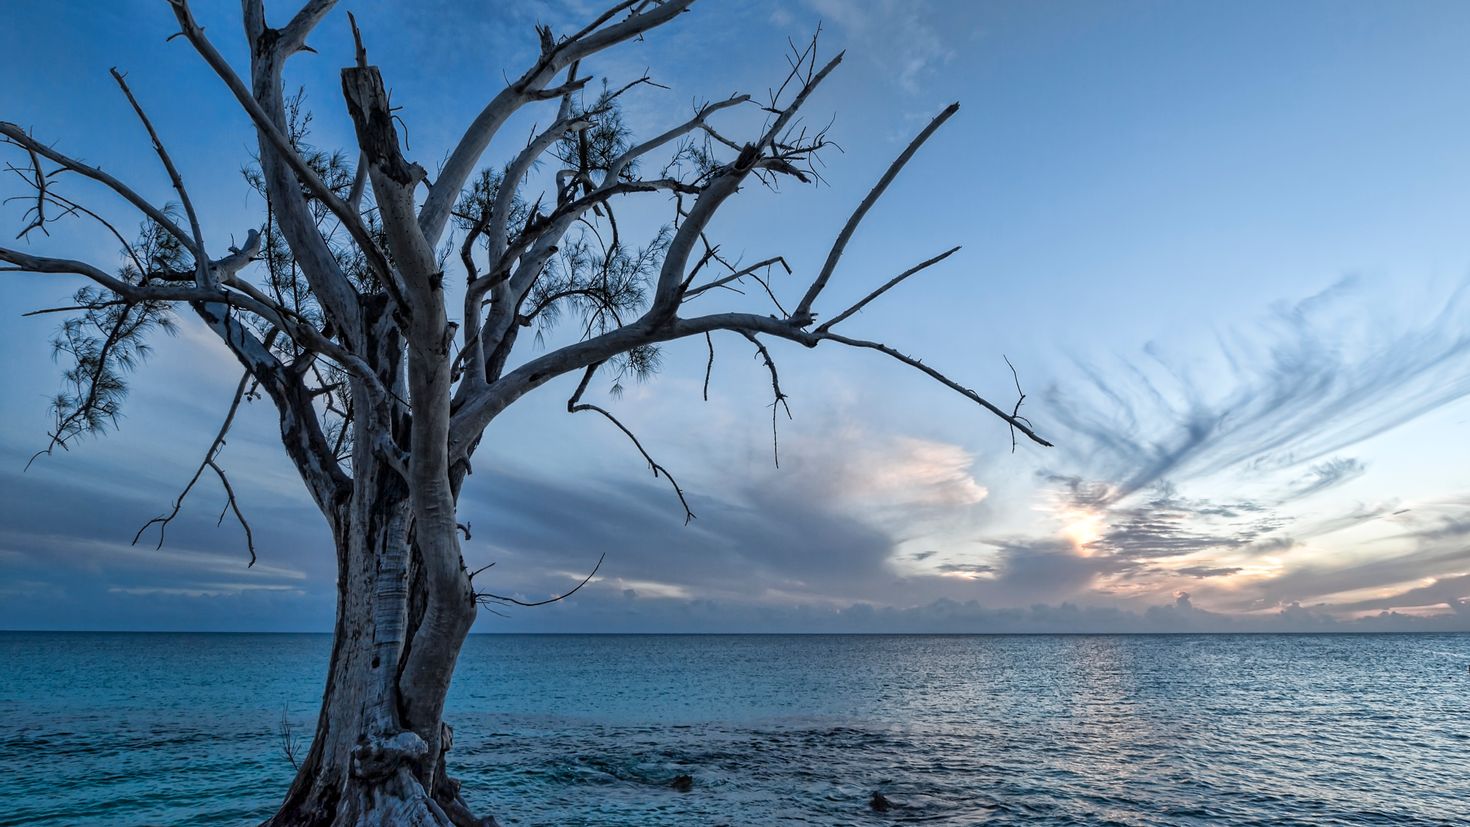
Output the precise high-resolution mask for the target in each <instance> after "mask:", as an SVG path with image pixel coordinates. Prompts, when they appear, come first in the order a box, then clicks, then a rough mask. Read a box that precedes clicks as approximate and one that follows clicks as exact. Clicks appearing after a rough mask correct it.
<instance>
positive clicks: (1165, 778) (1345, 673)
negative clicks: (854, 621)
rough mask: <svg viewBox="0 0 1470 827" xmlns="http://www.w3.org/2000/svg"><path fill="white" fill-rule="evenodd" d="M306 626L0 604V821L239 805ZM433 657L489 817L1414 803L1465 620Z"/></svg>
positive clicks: (1234, 820) (1450, 757) (1272, 814)
mask: <svg viewBox="0 0 1470 827" xmlns="http://www.w3.org/2000/svg"><path fill="white" fill-rule="evenodd" d="M329 645H330V643H329V641H328V639H327V638H326V637H325V636H315V635H299V636H297V635H50V634H19V633H0V719H3V720H4V721H5V727H4V728H3V729H0V825H144V824H198V825H204V824H209V825H214V824H245V823H250V822H252V821H255V820H259V819H261V818H263V817H265V816H266V815H268V814H269V812H270V810H271V807H272V804H273V803H274V802H275V800H276V798H277V797H278V796H279V795H280V794H281V793H282V792H283V791H284V790H285V788H286V785H287V784H288V783H289V780H290V775H291V770H290V767H289V765H288V764H287V763H286V760H285V759H284V758H283V757H282V755H281V752H280V746H279V738H278V736H277V733H276V726H277V721H278V720H279V718H280V715H281V709H282V707H283V705H284V706H286V707H287V708H289V710H290V712H291V716H290V717H291V718H292V719H293V720H294V721H295V723H296V725H297V728H298V730H299V732H300V734H301V735H303V736H308V737H309V735H310V732H311V728H312V722H313V721H312V719H313V715H314V713H315V704H316V703H317V700H318V699H319V693H320V688H319V687H320V681H321V680H322V674H323V671H324V670H325V664H326V658H327V654H328V649H329ZM460 663H461V665H460V671H459V674H458V677H457V678H456V685H455V689H454V697H453V698H452V699H451V703H450V708H451V714H452V722H453V723H454V724H455V725H456V737H455V743H456V749H455V758H454V760H455V767H456V769H457V770H458V774H459V775H460V776H461V777H462V778H463V779H464V781H465V786H466V791H467V793H468V794H469V798H470V800H471V803H473V804H475V805H476V806H479V807H482V808H484V809H485V810H486V811H489V812H493V813H494V814H495V815H496V816H497V817H498V818H500V819H501V821H502V822H503V823H506V824H517V825H522V824H524V825H529V824H547V825H578V824H587V825H593V824H629V825H662V824H667V825H685V824H691V825H715V824H730V825H745V824H822V825H839V824H887V823H900V824H942V825H961V824H996V825H999V824H1021V823H1025V824H1181V825H1195V824H1198V825H1206V824H1209V825H1215V824H1241V825H1248V824H1259V825H1267V824H1270V825H1277V824H1294V825H1337V824H1370V825H1371V824H1425V825H1430V824H1435V825H1438V824H1448V823H1466V815H1465V813H1466V806H1467V805H1466V802H1467V801H1470V773H1467V768H1470V716H1467V714H1466V713H1467V702H1466V701H1467V698H1470V673H1467V665H1470V636H1459V635H1382V636H1379V635H1373V636H1348V635H1341V636H1335V635H1300V636H1296V635H1282V636H1136V637H1135V636H1032V637H926V636H917V637H909V636H895V637H827V636H815V637H800V636H792V637H770V636H748V637H747V636H731V637H638V636H629V637H624V636H616V637H594V636H567V637H531V636H484V637H476V638H472V639H471V641H470V643H469V644H468V647H467V649H466V651H465V654H464V656H463V657H462V659H461V661H460ZM682 773H687V774H689V775H691V776H693V778H694V787H693V789H692V790H691V791H689V792H684V793H681V792H676V791H675V790H673V789H672V788H670V787H669V782H670V780H671V779H672V778H673V777H674V776H676V775H679V774H682ZM874 790H882V791H883V793H884V795H885V796H887V798H888V799H890V800H891V801H892V802H893V803H894V805H895V806H894V808H893V809H892V810H891V811H889V812H887V813H883V814H879V813H874V812H871V811H870V810H868V808H867V801H868V797H869V796H870V795H871V793H872V792H873V791H874Z"/></svg>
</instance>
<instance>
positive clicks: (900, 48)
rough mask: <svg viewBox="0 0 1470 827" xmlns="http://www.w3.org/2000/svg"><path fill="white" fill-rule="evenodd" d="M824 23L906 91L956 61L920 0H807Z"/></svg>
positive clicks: (808, 4)
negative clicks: (939, 68)
mask: <svg viewBox="0 0 1470 827" xmlns="http://www.w3.org/2000/svg"><path fill="white" fill-rule="evenodd" d="M806 4H807V6H809V7H810V8H811V9H812V10H813V11H815V12H816V13H817V14H819V15H821V17H822V20H823V22H825V23H830V24H833V25H835V26H837V27H838V29H839V31H840V33H841V36H842V38H843V39H844V42H846V43H849V44H851V46H852V48H853V50H854V51H855V52H861V53H862V55H864V56H865V57H867V58H868V59H871V60H873V61H875V62H877V63H878V64H879V65H880V66H881V67H882V68H883V69H884V70H885V71H886V72H887V73H888V74H890V75H891V76H892V77H893V79H894V81H895V82H896V83H898V85H899V86H901V87H902V88H903V89H905V90H906V91H908V92H916V91H918V89H919V88H920V85H921V82H922V81H923V80H925V79H926V78H927V77H928V75H929V74H931V73H932V72H934V71H935V70H936V69H937V68H938V67H939V66H942V65H944V64H945V63H948V62H949V61H951V60H953V59H954V56H955V54H954V50H953V49H951V48H950V47H949V46H948V45H947V44H946V43H945V39H944V37H943V35H942V34H941V30H940V29H939V28H938V27H936V26H935V25H934V24H933V23H932V22H931V15H930V9H929V5H928V3H926V2H924V0H806Z"/></svg>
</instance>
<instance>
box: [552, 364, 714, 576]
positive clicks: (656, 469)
mask: <svg viewBox="0 0 1470 827" xmlns="http://www.w3.org/2000/svg"><path fill="white" fill-rule="evenodd" d="M599 367H602V363H601V362H599V363H597V364H595V365H589V366H588V367H587V371H586V372H585V373H584V374H582V381H581V383H580V384H578V385H577V390H576V392H575V393H573V394H572V397H571V398H570V399H568V400H567V413H579V412H581V411H593V412H594V413H599V414H602V415H603V416H604V417H606V418H607V421H609V422H611V423H612V424H614V425H616V426H617V428H618V430H620V431H622V432H623V434H624V435H625V436H627V437H628V439H629V440H630V441H632V443H633V447H634V448H637V449H638V453H640V454H642V455H643V459H644V461H646V462H647V463H648V467H649V468H650V469H651V470H652V471H653V475H654V476H655V477H657V476H660V475H662V476H663V478H664V479H666V480H668V481H669V485H671V486H673V488H674V496H676V497H678V498H679V505H681V506H683V507H684V524H685V525H688V524H689V521H690V520H692V519H694V512H693V511H691V510H690V509H689V501H688V500H686V499H684V489H682V488H680V487H679V483H678V481H676V480H675V479H674V475H673V474H670V473H669V469H667V468H665V467H663V466H662V465H659V464H658V463H657V462H656V461H654V459H653V457H652V456H650V455H649V453H648V451H646V450H644V448H643V443H641V442H639V441H638V437H636V436H634V435H633V432H632V431H631V430H629V429H628V426H626V425H624V424H623V423H622V422H619V421H618V418H617V417H615V416H613V415H612V414H611V413H609V412H608V411H607V410H606V409H604V408H601V407H598V406H597V405H592V404H589V403H586V402H582V401H581V399H582V394H583V393H586V391H587V385H588V384H589V383H590V382H591V381H592V375H593V374H594V373H596V372H597V369H598V368H599ZM589 576H590V575H589ZM574 591H575V590H574Z"/></svg>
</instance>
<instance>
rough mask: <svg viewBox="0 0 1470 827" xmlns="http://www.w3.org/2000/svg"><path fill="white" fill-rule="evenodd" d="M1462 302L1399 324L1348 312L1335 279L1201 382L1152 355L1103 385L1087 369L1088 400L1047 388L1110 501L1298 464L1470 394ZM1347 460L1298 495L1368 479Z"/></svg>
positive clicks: (1154, 351) (1282, 313) (1323, 471)
mask: <svg viewBox="0 0 1470 827" xmlns="http://www.w3.org/2000/svg"><path fill="white" fill-rule="evenodd" d="M1467 292H1470V291H1467V287H1466V286H1462V287H1461V288H1460V289H1458V290H1456V291H1455V292H1454V294H1453V295H1451V296H1450V297H1449V298H1448V300H1442V301H1440V302H1438V303H1437V304H1438V306H1439V307H1440V310H1439V311H1438V312H1436V313H1435V314H1433V315H1432V316H1430V317H1428V318H1427V319H1425V320H1422V321H1418V322H1416V323H1414V324H1411V325H1403V324H1399V323H1397V322H1395V321H1394V320H1388V319H1383V318H1376V317H1375V314H1373V313H1364V312H1362V308H1361V306H1359V307H1356V308H1350V307H1346V306H1345V300H1346V299H1347V298H1348V297H1351V296H1353V295H1355V294H1356V289H1355V284H1354V283H1353V282H1351V281H1344V282H1339V283H1338V284H1336V285H1334V286H1333V287H1331V288H1328V289H1327V290H1324V291H1322V292H1320V293H1318V294H1315V295H1313V296H1310V297H1308V298H1306V299H1304V300H1302V301H1300V302H1298V303H1296V304H1295V305H1289V306H1284V307H1280V308H1277V310H1276V311H1275V312H1274V313H1273V314H1272V316H1271V317H1270V318H1269V319H1268V320H1267V321H1266V322H1265V323H1264V324H1263V325H1262V326H1261V329H1260V330H1259V331H1258V332H1257V333H1256V338H1255V339H1254V340H1253V341H1251V342H1247V341H1245V340H1244V338H1243V337H1237V341H1236V343H1235V344H1234V345H1233V346H1232V345H1227V346H1226V347H1225V349H1224V351H1223V352H1222V353H1221V354H1220V359H1221V361H1223V362H1224V363H1226V365H1228V368H1226V369H1218V368H1217V369H1216V370H1214V371H1211V372H1208V373H1207V375H1198V374H1199V372H1196V373H1192V372H1191V371H1189V370H1187V369H1185V368H1183V367H1180V366H1177V365H1175V364H1174V363H1173V362H1172V361H1171V360H1170V358H1169V357H1166V356H1165V355H1164V353H1163V351H1162V349H1161V348H1160V347H1159V346H1157V345H1150V346H1149V347H1148V348H1147V349H1146V356H1147V357H1148V360H1147V361H1145V362H1144V363H1142V364H1139V363H1130V364H1128V365H1124V366H1120V368H1121V369H1120V370H1115V371H1110V372H1108V373H1107V374H1106V377H1105V376H1104V375H1103V374H1102V373H1100V372H1099V371H1098V370H1097V368H1096V367H1093V366H1084V367H1083V369H1082V373H1083V375H1084V376H1085V377H1087V379H1088V383H1087V384H1086V386H1085V390H1084V391H1082V392H1081V393H1078V394H1075V395H1074V394H1067V393H1062V392H1061V391H1059V390H1055V389H1053V391H1052V392H1051V393H1050V394H1049V397H1050V398H1049V410H1050V412H1051V413H1052V414H1053V415H1054V416H1055V417H1056V419H1057V420H1058V422H1059V423H1060V424H1061V425H1062V427H1063V428H1064V429H1065V430H1066V431H1067V432H1069V433H1070V434H1071V436H1072V441H1073V442H1080V443H1081V444H1083V445H1085V446H1087V448H1086V452H1085V454H1083V455H1081V456H1080V457H1079V459H1080V460H1081V461H1082V462H1083V464H1085V465H1086V466H1088V468H1089V469H1090V470H1091V472H1092V474H1091V476H1094V477H1099V478H1103V479H1108V480H1113V481H1115V484H1114V486H1113V488H1111V489H1110V492H1109V495H1108V496H1109V498H1110V499H1113V500H1116V499H1121V498H1123V497H1127V496H1129V495H1131V494H1133V493H1134V492H1137V491H1140V490H1143V489H1146V488H1148V487H1150V486H1152V485H1154V484H1156V483H1158V482H1159V481H1161V480H1168V479H1176V480H1177V479H1178V478H1180V477H1191V478H1194V477H1203V476H1208V475H1211V474H1214V473H1217V472H1220V471H1222V470H1227V469H1231V470H1237V471H1240V470H1254V471H1257V472H1269V471H1274V470H1278V469H1283V468H1290V467H1293V466H1296V465H1299V464H1301V463H1305V462H1310V461H1313V460H1316V459H1318V458H1320V457H1323V456H1326V455H1328V454H1331V453H1334V452H1336V451H1340V450H1342V449H1344V448H1347V447H1349V446H1352V445H1354V444H1357V443H1359V442H1362V441H1363V440H1366V439H1368V438H1370V437H1372V436H1375V435H1377V434H1380V433H1383V432H1384V431H1387V430H1389V429H1392V428H1395V427H1397V426H1399V425H1402V424H1404V423H1406V422H1409V421H1411V420H1413V419H1415V418H1417V417H1420V416H1422V415H1424V414H1426V413H1428V412H1430V411H1432V410H1435V409H1437V408H1440V407H1442V406H1444V405H1447V404H1449V403H1451V402H1454V401H1456V400H1458V399H1461V398H1463V397H1465V396H1466V395H1470V330H1467V328H1466V327H1465V326H1464V325H1463V324H1462V323H1461V320H1462V319H1464V318H1465V317H1466V316H1467V313H1470V308H1467V307H1466V306H1465V305H1466V304H1467V301H1466V298H1467ZM1360 304H1361V303H1360ZM1394 331H1399V332H1394ZM1059 441H1062V442H1066V441H1067V440H1059ZM1353 462H1354V461H1353V460H1333V461H1331V462H1328V463H1324V464H1323V465H1321V466H1317V467H1316V468H1314V473H1316V474H1317V475H1318V478H1317V479H1316V480H1315V481H1314V480H1308V481H1307V483H1306V484H1305V485H1304V486H1303V487H1301V490H1299V491H1297V492H1296V496H1298V497H1302V496H1309V495H1310V494H1313V493H1317V492H1319V491H1321V490H1325V489H1326V488H1328V487H1331V486H1332V485H1336V484H1339V483H1341V482H1343V481H1346V480H1347V479H1350V478H1351V477H1352V476H1355V475H1356V474H1359V473H1361V470H1362V469H1361V468H1360V467H1357V466H1354V465H1353V464H1352V463H1353ZM1334 463H1337V464H1336V465H1334Z"/></svg>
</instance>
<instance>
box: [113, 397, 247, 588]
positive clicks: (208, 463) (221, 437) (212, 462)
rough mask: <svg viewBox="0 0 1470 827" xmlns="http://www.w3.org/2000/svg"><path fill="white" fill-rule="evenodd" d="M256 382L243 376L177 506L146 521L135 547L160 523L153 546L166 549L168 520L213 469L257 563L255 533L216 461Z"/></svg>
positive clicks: (134, 541) (136, 539)
mask: <svg viewBox="0 0 1470 827" xmlns="http://www.w3.org/2000/svg"><path fill="white" fill-rule="evenodd" d="M253 381H254V377H253V376H252V374H251V372H250V371H248V370H247V371H245V373H244V374H242V375H241V376H240V384H239V385H237V386H236V387H235V394H234V396H233V397H232V399H231V401H230V408H229V411H228V412H227V413H226V414H225V421H224V424H222V425H220V429H219V433H217V434H215V437H214V441H213V442H211V443H210V444H209V448H208V450H206V451H205V452H204V459H203V460H202V461H201V462H200V463H199V467H198V468H196V469H195V470H194V476H192V477H190V478H189V482H188V484H186V485H185V486H184V490H182V491H180V492H179V495H178V496H177V497H175V498H174V505H173V508H172V509H171V510H170V511H169V513H167V514H162V515H159V516H157V517H154V518H153V519H151V520H149V521H148V522H146V523H144V524H143V526H142V528H139V529H138V533H137V534H134V535H133V545H135V546H136V545H137V544H138V541H139V540H141V539H142V538H143V532H145V531H147V530H148V529H149V528H150V527H151V526H154V525H156V526H158V545H156V546H154V548H155V549H161V548H163V540H164V534H165V532H166V531H167V530H168V525H169V523H171V522H173V521H174V518H175V517H177V516H179V511H180V510H181V509H182V508H183V507H184V499H185V498H186V497H188V496H189V492H190V491H192V490H193V489H194V485H195V483H197V482H199V477H200V476H201V475H203V474H204V469H205V468H212V469H214V471H215V473H216V474H217V475H218V476H219V480H220V484H221V485H223V486H224V489H225V498H226V508H233V509H234V511H235V518H236V519H238V520H239V521H240V527H241V528H243V529H244V530H245V547H246V548H247V549H249V551H250V565H251V566H253V565H255V535H254V533H253V532H252V531H251V530H250V523H249V522H248V521H247V520H246V519H245V515H244V514H242V513H241V512H240V504H239V502H238V501H237V500H236V499H235V489H234V487H233V486H231V485H230V480H229V477H227V476H226V475H225V471H224V469H223V468H221V467H220V465H219V463H218V462H217V461H216V460H217V459H218V457H219V452H220V451H221V450H222V449H223V448H224V447H225V436H226V435H228V434H229V432H230V426H231V425H233V424H234V422H235V412H236V411H238V410H239V409H240V400H242V399H244V398H245V397H246V396H249V395H250V385H251V383H252V382H253ZM220 517H221V519H223V517H224V515H223V513H221V515H220Z"/></svg>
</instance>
